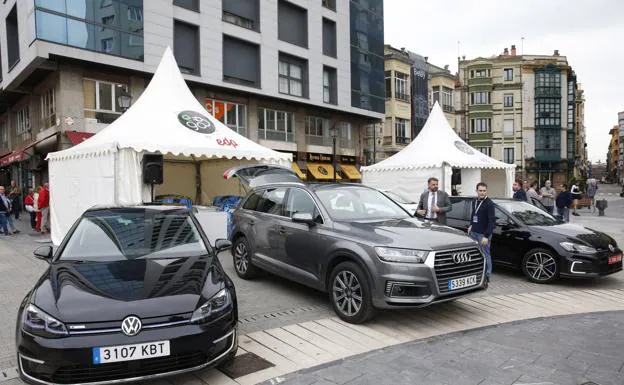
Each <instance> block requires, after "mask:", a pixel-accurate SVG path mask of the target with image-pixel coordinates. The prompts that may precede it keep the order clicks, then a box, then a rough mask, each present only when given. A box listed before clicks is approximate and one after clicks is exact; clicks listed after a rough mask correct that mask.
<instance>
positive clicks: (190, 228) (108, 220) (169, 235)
mask: <svg viewBox="0 0 624 385" xmlns="http://www.w3.org/2000/svg"><path fill="white" fill-rule="evenodd" d="M207 252H208V251H207V249H206V246H205V244H204V242H203V241H202V239H201V237H200V234H199V231H198V229H197V227H196V226H195V224H194V223H193V221H192V220H191V218H190V216H189V215H188V213H187V212H186V211H183V210H171V211H163V210H149V209H137V210H124V211H121V210H103V211H97V212H93V213H89V214H88V215H85V216H84V217H82V218H81V219H80V222H79V223H78V225H77V226H76V228H75V230H74V231H73V232H72V233H71V235H70V237H69V240H68V242H67V244H66V245H65V247H64V248H63V250H62V253H61V255H60V259H61V260H90V261H118V260H125V259H139V258H144V259H145V258H158V259H160V258H170V257H191V256H196V255H203V254H206V253H207Z"/></svg>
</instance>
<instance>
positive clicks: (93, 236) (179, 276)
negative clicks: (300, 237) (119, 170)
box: [16, 206, 238, 384]
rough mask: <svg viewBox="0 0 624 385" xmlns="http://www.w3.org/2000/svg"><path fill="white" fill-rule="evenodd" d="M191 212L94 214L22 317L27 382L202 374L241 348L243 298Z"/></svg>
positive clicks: (68, 241) (47, 252) (20, 347)
mask: <svg viewBox="0 0 624 385" xmlns="http://www.w3.org/2000/svg"><path fill="white" fill-rule="evenodd" d="M230 245H231V244H230V242H229V241H227V240H217V241H216V242H215V247H214V248H213V247H211V245H210V243H209V242H208V239H207V238H206V235H205V234H204V232H203V231H202V229H201V227H200V226H199V222H198V221H197V218H195V216H194V214H193V213H192V211H190V210H188V209H186V208H183V207H175V206H136V207H108V208H96V209H91V210H88V211H87V212H86V213H85V214H83V216H82V217H81V218H80V219H79V220H78V221H77V222H76V224H74V226H73V227H72V229H71V230H70V231H69V233H68V235H67V236H66V237H65V239H64V240H63V242H62V244H61V245H60V247H59V248H58V250H57V251H56V252H53V249H52V247H51V246H43V247H40V248H39V249H37V250H36V251H35V256H36V257H37V258H40V259H43V260H46V261H48V263H49V264H50V266H49V268H48V269H47V271H46V272H45V273H44V274H43V276H42V277H41V278H40V279H39V281H38V282H37V284H36V285H35V287H34V288H33V289H32V290H31V291H30V292H29V293H28V295H27V296H26V298H24V300H23V302H22V304H21V306H20V309H19V314H18V316H17V335H16V344H17V356H18V357H17V358H18V362H19V371H20V375H21V378H22V379H23V380H24V381H26V382H28V383H32V384H75V383H89V384H94V383H110V382H136V381H141V380H145V379H150V378H158V377H161V376H166V375H174V374H179V373H184V372H188V371H192V370H197V369H201V368H204V367H207V366H211V365H218V364H219V363H220V362H222V361H225V360H228V359H230V358H232V357H233V356H234V355H235V354H236V349H237V347H238V343H237V335H236V324H237V321H238V313H237V307H236V306H237V305H236V293H235V290H234V286H233V284H232V281H231V280H230V279H229V277H228V276H227V275H226V274H225V272H224V271H223V268H222V267H221V264H220V263H219V260H218V259H217V258H216V254H217V253H218V252H219V251H221V250H224V249H227V248H229V247H230Z"/></svg>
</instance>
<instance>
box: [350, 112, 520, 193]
mask: <svg viewBox="0 0 624 385" xmlns="http://www.w3.org/2000/svg"><path fill="white" fill-rule="evenodd" d="M453 168H458V169H461V174H462V187H463V190H465V191H463V192H464V193H467V194H470V193H471V192H472V190H473V189H474V186H475V184H476V183H477V182H479V181H484V182H486V183H488V185H489V187H490V190H492V192H493V193H494V194H496V195H499V196H503V195H505V196H509V195H510V193H511V185H512V183H513V178H514V176H515V168H516V165H515V164H507V163H504V162H501V161H499V160H496V159H493V158H491V157H489V156H487V155H485V154H483V153H482V152H480V151H477V150H475V149H474V148H472V147H470V146H469V145H468V144H466V142H464V141H463V140H462V139H461V138H460V137H459V136H458V135H457V133H455V131H454V130H453V128H451V126H450V125H449V123H448V120H447V119H446V117H445V116H444V112H442V108H440V105H439V104H438V103H437V102H436V103H435V105H434V106H433V109H432V110H431V114H430V115H429V118H428V119H427V122H426V123H425V126H424V127H423V129H422V131H421V132H420V134H418V136H417V137H416V138H415V139H414V140H413V141H412V143H410V144H409V145H408V146H407V147H405V148H404V149H403V150H401V151H400V152H398V153H396V154H394V155H393V156H391V157H389V158H387V159H384V160H383V161H381V162H379V163H376V164H374V165H371V166H368V167H363V168H362V182H363V183H364V184H367V185H370V186H372V187H376V188H379V189H387V190H392V191H394V192H396V193H400V194H402V195H404V196H406V197H409V198H411V199H413V200H415V201H417V199H418V198H419V197H420V194H421V193H422V192H423V190H424V189H425V187H426V181H427V179H428V178H429V177H436V178H438V179H439V180H440V188H441V189H443V190H446V191H447V192H450V189H451V175H452V169H453ZM466 186H467V187H466Z"/></svg>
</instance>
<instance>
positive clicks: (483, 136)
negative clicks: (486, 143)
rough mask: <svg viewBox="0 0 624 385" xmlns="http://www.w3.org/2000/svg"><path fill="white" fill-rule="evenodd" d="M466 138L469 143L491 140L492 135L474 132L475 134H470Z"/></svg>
mask: <svg viewBox="0 0 624 385" xmlns="http://www.w3.org/2000/svg"><path fill="white" fill-rule="evenodd" d="M468 138H469V140H470V141H473V140H478V141H482V140H492V138H493V134H492V133H491V132H476V133H471V134H470V136H469V137H468Z"/></svg>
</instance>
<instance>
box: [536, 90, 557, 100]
mask: <svg viewBox="0 0 624 385" xmlns="http://www.w3.org/2000/svg"><path fill="white" fill-rule="evenodd" d="M535 97H536V98H560V97H561V89H560V88H555V87H535Z"/></svg>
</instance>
